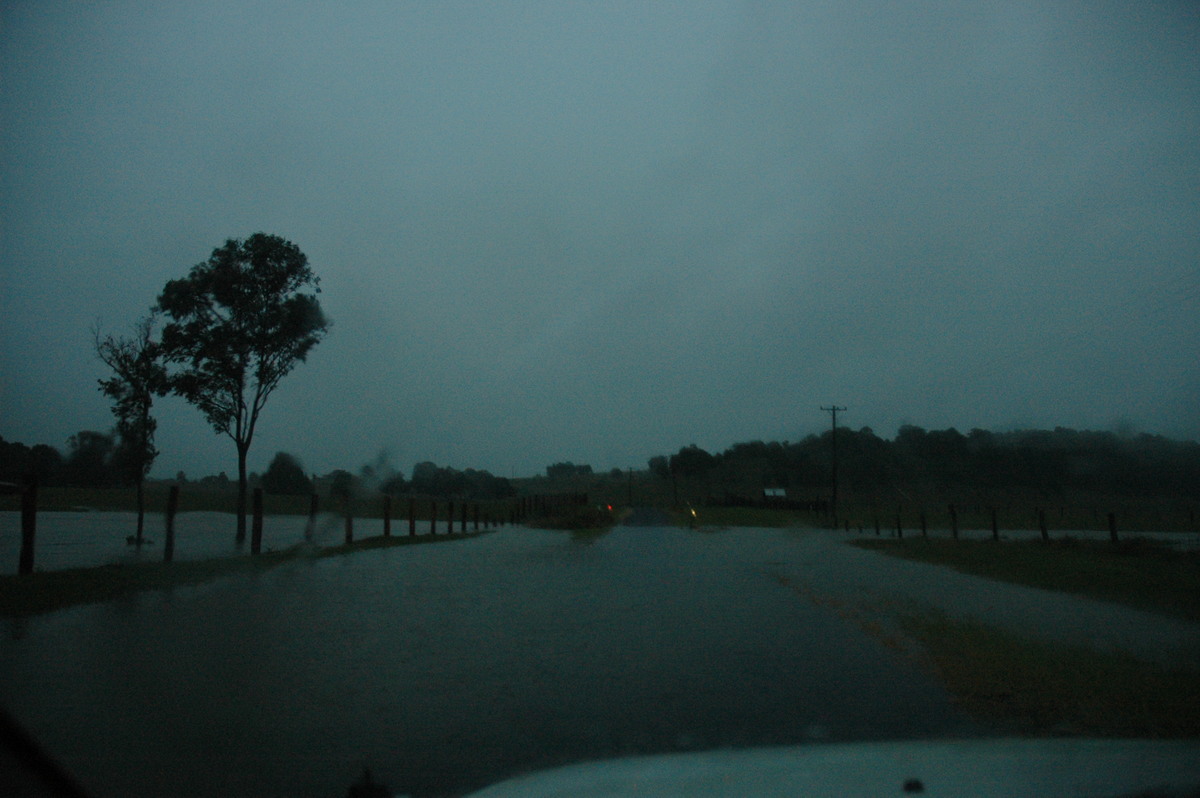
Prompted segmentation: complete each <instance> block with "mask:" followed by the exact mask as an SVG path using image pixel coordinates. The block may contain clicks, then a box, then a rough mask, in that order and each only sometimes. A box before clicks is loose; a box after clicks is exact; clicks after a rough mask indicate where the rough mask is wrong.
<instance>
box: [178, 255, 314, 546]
mask: <svg viewBox="0 0 1200 798" xmlns="http://www.w3.org/2000/svg"><path fill="white" fill-rule="evenodd" d="M319 285H320V280H319V278H317V277H316V275H314V274H313V272H312V270H311V269H310V268H309V267H308V258H307V257H305V255H304V253H303V252H301V251H300V249H299V248H298V247H297V246H296V245H295V244H293V243H292V242H290V241H287V240H285V239H283V238H280V237H279V236H275V235H268V234H266V233H255V234H254V235H252V236H250V237H249V238H247V239H245V240H239V239H233V238H231V239H229V240H228V241H226V242H225V244H224V245H223V246H220V247H218V248H216V249H214V250H213V252H212V255H211V256H210V257H209V259H208V260H207V261H204V262H203V263H199V264H197V265H196V266H193V267H192V270H191V271H190V272H189V273H188V276H187V277H184V278H182V279H179V280H171V281H170V282H168V283H167V285H166V287H165V288H163V292H162V294H161V295H160V296H159V298H158V306H157V309H158V310H160V311H161V312H162V313H163V314H165V315H166V317H167V318H168V319H169V321H168V322H167V324H166V325H165V326H164V328H163V332H162V344H161V346H162V357H163V361H164V362H165V363H166V364H167V365H168V384H169V386H170V390H171V391H172V392H173V393H175V394H177V395H179V396H182V397H183V398H184V399H186V400H187V401H188V402H190V403H191V404H193V405H195V406H196V407H197V408H199V409H200V411H201V412H203V413H204V417H205V418H206V419H207V420H208V423H209V424H211V425H212V427H213V429H214V430H216V431H217V433H218V434H224V435H228V436H229V437H230V438H231V439H232V440H233V442H234V444H235V446H236V447H237V457H238V504H237V541H238V543H241V542H242V541H244V540H245V538H246V455H247V453H248V452H249V451H250V445H251V443H252V442H253V441H254V433H255V430H256V429H257V426H258V418H259V414H260V413H261V412H262V409H263V406H264V405H265V404H266V402H267V398H268V397H269V396H270V395H271V392H272V391H274V390H275V388H276V387H277V386H278V385H279V381H280V380H282V379H283V378H284V377H285V376H287V374H288V373H289V372H290V371H291V370H292V369H293V368H294V367H295V365H296V364H297V363H300V362H303V361H304V360H305V359H306V358H307V357H308V353H309V351H310V350H311V349H312V348H313V347H314V346H316V345H317V344H318V343H319V342H320V341H321V339H322V338H323V337H324V336H325V333H326V331H327V330H328V329H329V321H328V320H327V319H326V318H325V314H324V313H323V312H322V311H321V305H320V303H319V302H318V301H317V297H316V296H315V294H317V293H320V287H319ZM309 288H311V289H312V291H313V293H304V291H305V289H309Z"/></svg>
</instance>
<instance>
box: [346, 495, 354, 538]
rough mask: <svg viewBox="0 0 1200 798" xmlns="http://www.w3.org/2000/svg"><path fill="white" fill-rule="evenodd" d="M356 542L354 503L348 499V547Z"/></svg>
mask: <svg viewBox="0 0 1200 798" xmlns="http://www.w3.org/2000/svg"><path fill="white" fill-rule="evenodd" d="M353 542H354V501H353V500H352V499H351V498H350V497H349V496H347V497H346V545H347V546H349V545H350V544H351V543H353Z"/></svg>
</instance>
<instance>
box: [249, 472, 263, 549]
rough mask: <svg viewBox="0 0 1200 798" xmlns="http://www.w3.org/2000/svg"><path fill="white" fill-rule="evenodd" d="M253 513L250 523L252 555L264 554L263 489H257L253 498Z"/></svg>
mask: <svg viewBox="0 0 1200 798" xmlns="http://www.w3.org/2000/svg"><path fill="white" fill-rule="evenodd" d="M252 501H253V503H252V505H251V507H252V513H253V515H252V516H251V521H250V553H251V554H261V553H262V525H263V489H262V488H255V489H254V495H253V497H252Z"/></svg>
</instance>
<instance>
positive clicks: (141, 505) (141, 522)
mask: <svg viewBox="0 0 1200 798" xmlns="http://www.w3.org/2000/svg"><path fill="white" fill-rule="evenodd" d="M145 487H146V480H145V478H144V477H143V478H139V479H138V483H137V510H138V520H137V538H136V540H137V545H138V546H139V547H140V546H141V545H142V542H143V538H142V532H143V530H145V528H146V490H145Z"/></svg>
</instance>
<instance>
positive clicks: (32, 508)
mask: <svg viewBox="0 0 1200 798" xmlns="http://www.w3.org/2000/svg"><path fill="white" fill-rule="evenodd" d="M37 495H38V484H37V477H33V476H31V477H29V478H28V479H27V480H25V484H24V485H23V486H22V487H21V556H20V559H19V561H18V563H17V573H18V574H31V573H33V549H34V544H35V542H36V540H37Z"/></svg>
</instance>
